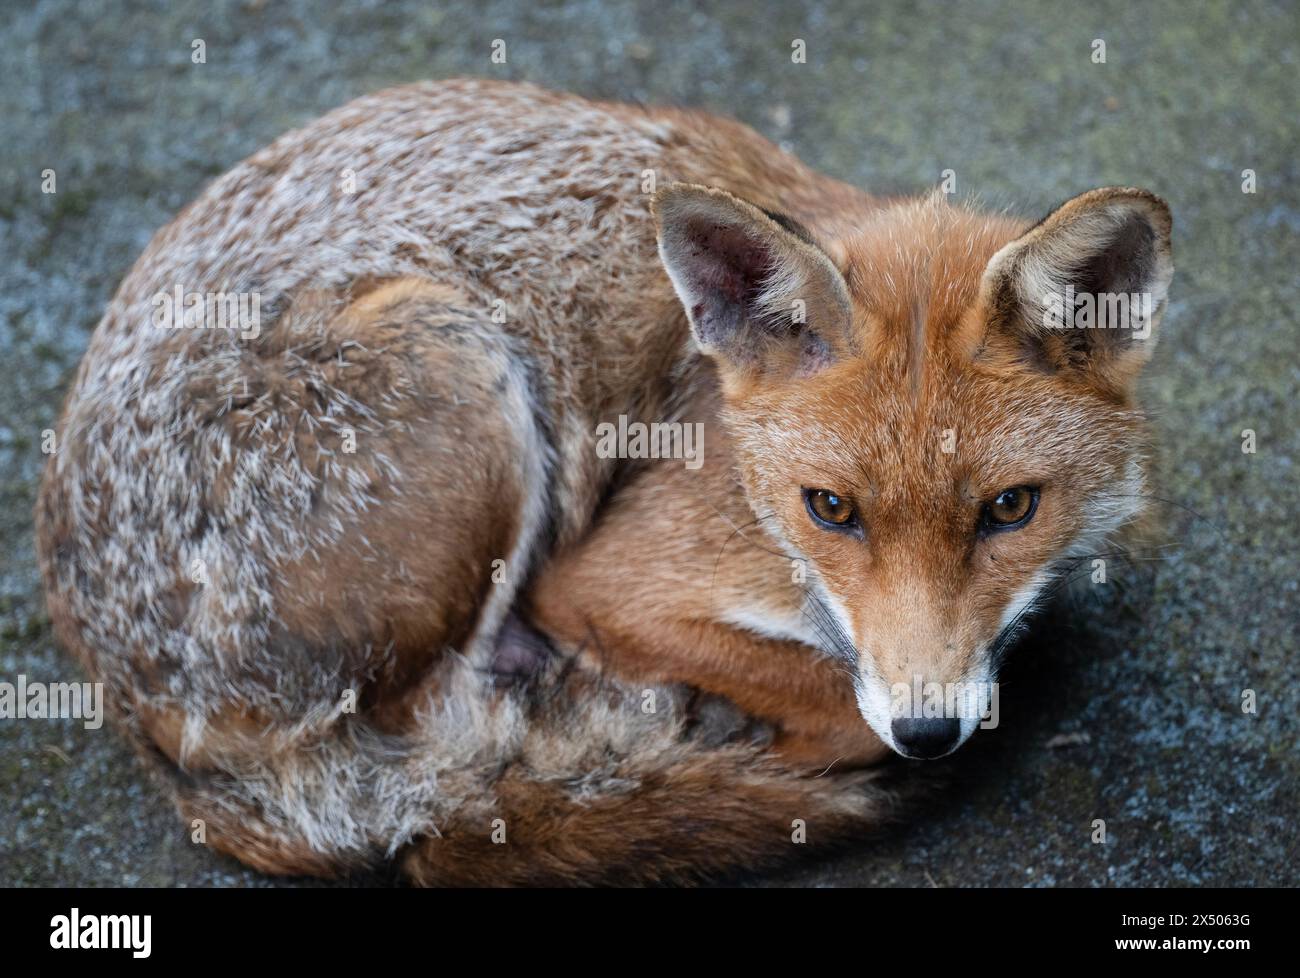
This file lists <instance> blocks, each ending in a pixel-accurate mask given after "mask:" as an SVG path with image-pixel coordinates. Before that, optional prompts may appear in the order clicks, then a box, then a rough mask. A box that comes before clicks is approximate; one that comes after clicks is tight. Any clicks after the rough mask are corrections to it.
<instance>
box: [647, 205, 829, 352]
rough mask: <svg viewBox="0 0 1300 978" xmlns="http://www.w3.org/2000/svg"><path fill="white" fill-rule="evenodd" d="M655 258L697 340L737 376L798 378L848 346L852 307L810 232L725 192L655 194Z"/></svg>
mask: <svg viewBox="0 0 1300 978" xmlns="http://www.w3.org/2000/svg"><path fill="white" fill-rule="evenodd" d="M654 210H655V218H656V220H657V222H658V227H659V257H660V259H661V260H662V261H663V264H664V267H665V268H666V269H667V270H668V277H669V278H670V279H671V280H672V283H673V288H675V289H676V290H677V295H678V297H679V298H680V299H681V301H682V305H683V306H685V307H686V313H687V315H688V316H689V318H690V321H691V328H692V329H693V330H694V332H695V338H696V340H698V341H699V344H700V346H701V347H702V348H703V350H704V351H705V352H706V353H708V354H709V355H710V356H712V357H714V358H715V359H716V360H718V361H720V365H721V366H722V367H723V368H724V371H725V370H730V371H731V372H732V373H733V375H734V374H740V375H745V376H755V375H766V376H783V377H792V376H802V375H807V374H811V373H815V372H816V371H818V370H820V369H821V368H822V367H825V366H828V365H829V364H830V363H832V362H834V361H835V360H836V359H838V358H839V357H840V356H842V355H843V354H844V353H845V352H846V349H847V345H848V339H849V323H850V320H851V318H852V307H851V306H850V303H849V292H848V287H847V286H846V285H845V284H844V278H843V276H841V275H840V273H839V270H838V269H837V268H836V267H835V265H834V264H833V263H832V262H831V260H830V258H828V257H827V256H826V253H825V252H823V251H822V250H821V248H819V247H818V246H817V245H816V244H815V243H814V242H813V239H812V236H811V235H810V234H809V233H808V232H807V231H806V230H804V229H803V228H802V227H800V226H799V225H798V224H796V223H795V222H794V221H792V220H790V219H789V218H786V217H783V216H781V215H777V214H770V213H768V212H766V211H763V210H760V209H759V208H757V207H755V206H754V205H753V204H750V203H747V202H745V201H743V200H740V199H739V198H737V197H733V196H732V195H731V194H729V193H726V192H725V191H722V190H716V189H713V188H709V187H700V186H694V185H691V184H684V183H676V184H671V185H670V186H667V187H664V188H663V189H662V190H660V191H659V193H658V194H656V195H655V200H654Z"/></svg>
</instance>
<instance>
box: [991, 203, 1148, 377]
mask: <svg viewBox="0 0 1300 978" xmlns="http://www.w3.org/2000/svg"><path fill="white" fill-rule="evenodd" d="M1172 227H1173V219H1172V217H1171V216H1170V213H1169V206H1168V205H1167V204H1166V203H1165V202H1164V201H1163V200H1161V199H1160V198H1159V197H1157V196H1155V195H1154V194H1151V193H1148V192H1147V191H1145V190H1136V189H1133V188H1128V187H1105V188H1102V189H1101V190H1092V191H1089V192H1088V193H1086V194H1082V195H1080V196H1078V197H1075V198H1074V199H1072V200H1070V201H1067V202H1066V203H1064V204H1062V205H1061V206H1060V207H1058V208H1057V209H1056V210H1054V211H1053V212H1052V213H1051V214H1049V215H1048V216H1047V217H1046V218H1044V219H1043V220H1042V221H1040V222H1039V223H1038V225H1037V226H1035V227H1034V228H1032V229H1031V230H1030V231H1029V232H1028V233H1026V234H1024V235H1023V236H1021V237H1020V238H1017V239H1016V240H1015V241H1012V242H1011V243H1010V244H1008V245H1007V246H1006V247H1004V248H1003V249H1002V250H1001V251H999V252H998V253H997V254H995V255H994V256H993V257H992V258H991V259H990V260H989V264H988V267H987V268H986V269H985V271H984V278H983V282H982V284H981V296H982V299H983V303H984V310H985V320H986V333H985V343H984V346H985V350H986V351H987V352H990V353H997V352H1001V353H1002V354H1005V355H1009V356H1011V357H1014V358H1015V359H1017V360H1019V361H1021V362H1025V363H1029V364H1031V365H1033V366H1035V367H1037V368H1039V369H1042V370H1045V371H1049V372H1055V373H1062V374H1067V375H1070V376H1072V377H1074V378H1075V379H1079V380H1082V381H1085V382H1088V383H1091V384H1092V385H1094V386H1096V387H1099V388H1101V389H1103V390H1105V391H1107V392H1109V393H1113V394H1117V395H1120V396H1123V395H1126V394H1127V393H1129V392H1130V391H1131V390H1132V387H1133V384H1134V383H1135V382H1136V380H1137V375H1138V373H1139V371H1140V370H1141V369H1142V366H1143V365H1144V364H1145V363H1146V362H1147V360H1148V359H1149V358H1150V356H1151V352H1152V350H1153V349H1154V347H1155V338H1156V337H1155V333H1156V327H1157V326H1158V325H1159V323H1160V319H1161V317H1162V316H1163V314H1164V311H1165V304H1166V299H1167V297H1168V293H1169V282H1170V280H1171V279H1172V278H1173V274H1174V265H1173V255H1172V251H1171V247H1170V240H1169V237H1170V232H1171V230H1172Z"/></svg>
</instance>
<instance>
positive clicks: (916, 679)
mask: <svg viewBox="0 0 1300 978" xmlns="http://www.w3.org/2000/svg"><path fill="white" fill-rule="evenodd" d="M656 215H657V219H658V222H659V231H660V237H659V243H660V254H661V258H662V260H663V262H664V265H665V267H666V269H667V271H668V274H669V277H670V279H671V280H672V282H673V285H674V287H675V289H676V290H677V293H678V295H679V296H680V298H681V300H682V302H683V305H684V306H685V308H686V311H687V314H688V317H689V318H690V321H691V325H692V329H693V332H694V335H695V337H696V340H697V341H698V343H699V345H700V346H701V348H702V349H703V350H704V352H705V353H706V354H707V355H709V356H710V357H712V358H713V359H714V361H715V362H716V364H717V367H718V374H719V377H720V380H721V385H722V393H723V400H724V405H725V407H724V423H725V424H726V425H727V427H728V430H729V433H730V436H731V440H732V445H733V451H734V455H735V464H736V468H737V472H738V475H739V477H740V480H741V482H742V483H743V485H744V488H745V491H746V493H747V495H748V498H749V502H750V505H751V506H752V508H753V510H754V515H755V518H756V520H758V522H759V525H761V526H762V527H763V528H764V529H765V530H766V531H767V532H768V533H769V534H770V535H771V536H772V537H773V538H774V539H775V540H776V542H777V544H778V546H779V547H781V548H782V550H783V551H784V552H786V553H788V554H789V555H790V556H791V558H792V560H793V561H794V562H795V565H796V568H802V571H803V573H802V575H800V574H798V573H797V572H796V578H797V577H799V576H802V577H803V584H802V586H803V588H804V592H805V594H804V601H805V614H806V616H807V618H808V620H809V622H810V623H811V626H812V628H811V631H812V634H813V636H814V641H815V642H816V644H817V645H818V646H820V647H821V648H822V649H823V650H824V651H826V652H827V653H828V654H831V655H833V656H836V657H837V658H839V659H841V660H842V661H843V662H844V664H845V665H846V666H847V672H848V673H849V674H850V675H851V677H852V682H853V684H854V691H855V695H856V699H857V703H858V706H859V709H860V711H861V713H862V716H863V717H864V718H865V720H866V721H867V722H868V723H869V724H870V725H871V727H872V728H873V730H874V731H875V732H876V734H877V735H878V736H879V737H881V739H882V740H884V742H885V743H887V744H889V745H890V746H891V747H892V748H893V749H894V750H896V751H898V752H899V753H901V754H904V755H906V756H910V757H938V756H942V755H943V754H947V753H949V752H951V751H952V750H955V749H956V748H957V747H958V746H960V745H961V744H962V743H963V742H964V741H965V740H966V739H967V738H968V737H969V736H970V734H971V733H972V732H973V731H974V730H975V729H976V727H977V726H978V725H979V723H980V722H981V718H982V717H983V716H984V715H985V714H986V713H987V712H988V711H989V710H990V709H991V708H992V706H993V702H992V701H993V700H994V698H995V697H996V687H995V685H994V683H995V679H996V675H997V668H998V664H999V659H1000V656H1001V653H1002V652H1003V650H1004V649H1005V647H1006V646H1007V645H1008V644H1009V642H1010V640H1011V638H1012V637H1013V636H1014V635H1015V634H1016V633H1017V631H1018V629H1019V628H1020V627H1021V626H1022V624H1023V623H1024V620H1025V616H1026V614H1027V613H1028V612H1029V610H1030V609H1032V608H1033V607H1034V605H1035V603H1036V602H1037V601H1039V600H1040V599H1041V598H1043V597H1044V596H1045V595H1047V594H1048V593H1050V591H1051V590H1052V588H1053V586H1054V585H1055V584H1056V583H1058V582H1060V581H1062V580H1063V579H1065V578H1067V577H1068V576H1069V575H1070V574H1071V573H1074V572H1077V571H1078V569H1079V568H1080V566H1081V565H1082V566H1084V569H1085V572H1086V571H1088V570H1092V569H1093V564H1092V561H1093V560H1094V559H1102V560H1104V559H1105V555H1104V550H1105V547H1104V542H1105V539H1106V537H1107V536H1108V535H1109V534H1111V533H1112V532H1113V531H1115V530H1116V529H1117V528H1118V527H1119V526H1121V525H1122V524H1124V523H1125V522H1127V521H1129V520H1131V519H1132V518H1133V517H1134V516H1135V515H1136V514H1137V513H1138V512H1139V510H1140V509H1141V500H1142V494H1143V477H1142V468H1143V466H1142V456H1143V446H1144V437H1145V436H1144V425H1143V420H1142V416H1141V413H1140V411H1139V410H1138V408H1137V407H1136V404H1135V400H1134V393H1133V389H1134V385H1135V382H1136V379H1137V376H1138V373H1139V372H1140V370H1141V367H1142V365H1143V364H1144V363H1145V362H1146V360H1147V359H1148V358H1149V356H1150V354H1151V350H1152V347H1153V345H1154V341H1155V329H1156V327H1157V326H1158V323H1159V320H1160V317H1161V315H1162V314H1163V311H1164V307H1165V304H1166V295H1167V291H1168V286H1169V282H1170V279H1171V277H1172V270H1173V269H1172V261H1171V252H1170V241H1169V238H1170V229H1171V220H1170V216H1169V211H1168V208H1167V207H1166V205H1165V204H1164V202H1163V201H1161V200H1160V199H1159V198H1157V197H1154V196H1153V195H1151V194H1148V193H1146V192H1144V191H1139V190H1131V189H1118V188H1109V189H1103V190H1097V191H1092V192H1090V193H1087V194H1084V195H1082V196H1080V197H1077V198H1075V199H1073V200H1071V201H1069V202H1068V203H1066V204H1065V205H1063V206H1062V207H1060V208H1059V209H1057V210H1056V211H1054V212H1053V213H1052V214H1051V215H1049V216H1048V217H1047V218H1046V219H1044V220H1043V221H1042V222H1040V223H1039V224H1038V225H1036V226H1034V227H1032V228H1029V229H1026V228H1025V226H1024V225H1023V224H1021V223H1018V222H1015V221H1013V220H1010V219H1007V218H1005V217H990V216H984V215H980V214H978V213H975V212H973V211H970V210H967V209H964V208H960V207H954V206H951V205H949V204H947V203H945V202H944V201H943V200H942V199H941V198H939V197H932V198H930V199H928V200H922V201H915V202H911V203H906V204H899V205H894V206H889V207H882V208H880V209H879V210H877V211H875V212H871V213H870V214H869V215H868V216H867V217H866V218H865V219H864V222H863V224H862V226H861V227H860V228H858V229H857V230H855V231H854V232H853V233H852V234H849V235H847V236H844V237H841V238H838V239H836V240H831V241H819V240H817V239H816V238H815V237H814V235H813V234H812V233H811V232H809V231H808V230H806V229H804V228H802V227H801V226H799V225H797V224H795V223H794V222H793V221H792V220H790V219H787V218H784V217H781V216H776V215H772V214H770V213H768V212H765V211H762V210H759V209H758V208H756V207H754V206H752V205H750V204H748V203H746V202H744V201H741V200H739V199H737V198H735V197H732V196H731V195H729V194H726V193H724V192H722V191H718V190H714V189H709V188H703V187H694V186H685V185H675V186H672V187H668V188H665V189H664V190H662V191H661V192H660V194H659V196H658V198H657V200H656ZM1116 296H1123V297H1124V302H1123V303H1121V302H1120V300H1119V299H1117V298H1115V297H1116ZM1099 310H1100V311H1099Z"/></svg>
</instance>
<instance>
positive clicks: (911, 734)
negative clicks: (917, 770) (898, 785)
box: [890, 717, 961, 759]
mask: <svg viewBox="0 0 1300 978" xmlns="http://www.w3.org/2000/svg"><path fill="white" fill-rule="evenodd" d="M890 730H891V731H892V732H893V734H894V743H895V744H897V745H898V749H899V751H900V752H901V753H903V754H905V755H907V756H908V757H923V758H926V759H929V758H932V757H943V755H944V754H946V753H948V751H950V750H952V749H953V748H954V747H956V746H957V738H958V737H960V736H961V721H960V720H958V719H957V718H956V717H899V718H898V719H897V720H895V721H894V722H893V723H892V724H890Z"/></svg>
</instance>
